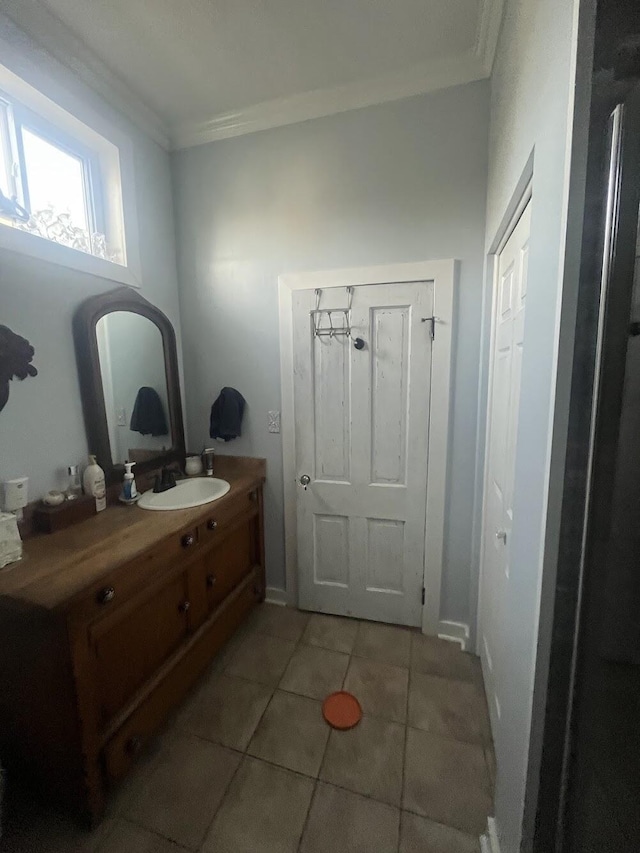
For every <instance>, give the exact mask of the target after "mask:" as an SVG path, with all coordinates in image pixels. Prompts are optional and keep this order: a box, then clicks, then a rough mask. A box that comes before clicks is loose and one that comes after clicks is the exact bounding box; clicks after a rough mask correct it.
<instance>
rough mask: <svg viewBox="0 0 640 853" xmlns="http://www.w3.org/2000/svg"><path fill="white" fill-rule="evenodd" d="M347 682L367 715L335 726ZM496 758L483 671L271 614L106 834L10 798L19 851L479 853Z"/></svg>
mask: <svg viewBox="0 0 640 853" xmlns="http://www.w3.org/2000/svg"><path fill="white" fill-rule="evenodd" d="M342 687H344V688H345V689H347V690H350V691H351V692H353V693H354V694H356V695H357V696H358V698H359V699H360V702H361V704H362V708H363V711H364V716H363V719H362V722H361V723H360V724H359V725H358V726H357V727H356V728H354V729H352V730H351V731H349V732H337V731H332V730H331V729H330V728H329V727H328V726H327V725H326V724H325V722H324V720H323V719H322V714H321V700H322V699H324V697H325V696H326V695H327V694H328V693H330V692H333V691H334V690H339V689H341V688H342ZM494 767H495V761H494V758H493V749H492V746H491V737H490V731H489V724H488V717H487V710H486V703H485V698H484V690H483V686H482V676H481V673H480V668H479V663H478V661H477V659H476V658H474V657H472V656H471V655H467V654H464V653H462V652H461V651H460V650H459V648H458V646H456V645H455V644H453V643H447V642H443V641H440V640H434V639H431V638H426V637H423V636H422V635H421V634H419V633H418V632H415V631H410V630H406V629H403V628H396V627H392V626H388V625H379V624H374V623H369V622H358V621H355V620H347V619H339V618H336V617H333V616H320V615H308V614H304V613H301V612H298V611H296V610H291V609H286V608H282V607H277V606H275V605H268V604H267V605H262V606H261V607H260V608H259V609H257V610H256V611H255V612H254V613H253V614H252V616H251V618H250V619H249V620H248V622H247V623H246V624H245V625H244V626H243V628H242V629H241V630H240V631H239V632H238V634H237V635H236V636H235V637H234V638H233V639H232V640H231V641H230V642H229V643H228V644H227V646H226V647H225V648H224V649H222V650H221V652H220V654H219V655H218V656H217V657H216V659H215V661H214V662H213V664H212V666H211V668H210V670H209V672H208V673H207V674H206V675H205V677H204V679H203V680H202V682H201V683H200V684H199V685H198V687H197V688H196V690H195V691H194V692H193V693H192V695H191V696H190V697H188V698H187V700H186V701H185V703H184V704H183V705H182V707H181V708H180V709H179V710H178V711H177V713H176V714H175V715H174V716H173V718H172V719H171V721H170V723H169V725H168V726H167V729H166V730H165V731H164V732H163V734H162V735H161V736H160V737H159V738H158V739H157V741H156V742H154V744H153V745H151V747H150V749H149V750H148V751H147V754H146V755H145V757H144V758H143V759H142V760H141V762H140V763H139V765H138V767H137V768H136V770H135V772H134V773H133V774H132V775H131V776H130V777H129V778H128V779H127V781H126V782H125V784H124V785H123V786H122V787H121V788H120V790H119V791H117V792H116V793H115V794H114V795H113V797H112V800H111V802H110V804H109V808H108V812H107V817H106V818H105V820H104V821H103V823H102V824H101V826H100V827H99V828H98V829H97V830H96V831H95V832H93V833H86V832H83V831H82V830H80V829H78V828H77V827H76V826H75V825H74V824H73V823H71V822H70V821H69V820H67V819H66V818H64V817H62V816H60V815H58V814H56V813H54V812H52V813H48V812H45V811H43V809H42V806H38V805H36V804H34V803H29V802H26V801H21V802H17V803H12V802H11V798H10V799H9V803H8V807H7V810H6V811H7V814H6V821H5V823H6V827H5V837H4V839H3V840H2V841H0V850H2V851H11V853H63V851H64V853H129V851H136V853H185V851H202V853H288V851H291V853H296V851H300V852H301V853H325V851H326V853H329V851H331V853H333V851H345V853H372V851H375V853H477V851H479V844H478V840H477V839H478V836H479V835H480V834H481V833H482V832H483V831H484V830H485V828H486V819H487V815H488V814H490V813H491V811H492V789H493V777H494Z"/></svg>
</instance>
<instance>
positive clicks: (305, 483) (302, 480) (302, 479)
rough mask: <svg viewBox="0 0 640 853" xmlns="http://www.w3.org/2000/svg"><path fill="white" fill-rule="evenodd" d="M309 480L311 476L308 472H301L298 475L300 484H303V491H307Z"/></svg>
mask: <svg viewBox="0 0 640 853" xmlns="http://www.w3.org/2000/svg"><path fill="white" fill-rule="evenodd" d="M310 482H311V477H310V476H309V475H308V474H303V475H302V477H300V485H301V486H304V490H305V492H306V491H307V486H308V485H309V483H310Z"/></svg>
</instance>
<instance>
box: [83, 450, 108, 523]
mask: <svg viewBox="0 0 640 853" xmlns="http://www.w3.org/2000/svg"><path fill="white" fill-rule="evenodd" d="M82 485H83V486H84V493H85V495H91V496H92V497H93V498H94V499H95V502H96V512H101V511H102V510H103V509H106V508H107V489H106V486H105V481H104V471H103V470H102V468H101V467H100V466H99V465H98V463H97V462H96V457H95V456H93V455H90V456H89V464H88V465H87V467H86V468H85V469H84V474H83V475H82Z"/></svg>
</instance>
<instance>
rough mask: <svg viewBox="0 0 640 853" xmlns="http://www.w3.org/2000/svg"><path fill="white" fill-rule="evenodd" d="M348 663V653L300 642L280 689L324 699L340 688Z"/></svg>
mask: <svg viewBox="0 0 640 853" xmlns="http://www.w3.org/2000/svg"><path fill="white" fill-rule="evenodd" d="M348 665H349V655H343V654H340V653H339V652H330V651H328V650H327V649H318V648H314V647H313V646H303V645H300V646H298V648H297V649H296V651H295V652H294V654H293V657H292V658H291V660H290V661H289V664H288V666H287V668H286V670H285V673H284V675H283V676H282V680H281V682H280V689H281V690H288V691H289V692H290V693H299V694H300V695H301V696H308V697H310V698H311V699H324V698H325V697H326V696H328V695H329V693H334V692H335V691H336V690H340V689H341V687H342V682H343V681H344V676H345V673H346V671H347V666H348Z"/></svg>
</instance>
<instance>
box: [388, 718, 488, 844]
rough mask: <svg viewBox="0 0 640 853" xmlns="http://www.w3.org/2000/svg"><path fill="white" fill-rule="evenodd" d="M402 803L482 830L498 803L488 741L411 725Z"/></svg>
mask: <svg viewBox="0 0 640 853" xmlns="http://www.w3.org/2000/svg"><path fill="white" fill-rule="evenodd" d="M402 807H403V809H407V810H408V811H411V812H416V813H418V814H420V815H422V816H423V817H428V818H431V819H432V820H435V821H437V822H438V823H444V824H446V825H447V826H453V827H455V828H456V829H460V830H462V831H463V832H467V833H470V834H472V835H480V834H481V833H482V832H484V830H485V829H486V826H487V815H489V814H491V810H492V803H491V796H490V793H489V779H488V775H487V769H486V766H485V761H484V752H483V748H482V746H479V745H477V744H469V743H460V742H459V741H455V740H449V739H448V738H442V737H439V736H438V735H433V734H429V733H428V732H422V731H418V729H411V728H410V729H408V730H407V750H406V758H405V767H404V791H403V797H402Z"/></svg>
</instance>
